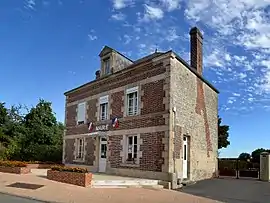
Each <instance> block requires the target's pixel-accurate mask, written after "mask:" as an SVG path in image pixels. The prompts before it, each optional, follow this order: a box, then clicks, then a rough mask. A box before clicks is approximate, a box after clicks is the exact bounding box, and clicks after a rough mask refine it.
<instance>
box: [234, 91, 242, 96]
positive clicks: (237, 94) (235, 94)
mask: <svg viewBox="0 0 270 203" xmlns="http://www.w3.org/2000/svg"><path fill="white" fill-rule="evenodd" d="M233 96H235V97H240V96H241V94H239V93H235V92H234V93H233Z"/></svg>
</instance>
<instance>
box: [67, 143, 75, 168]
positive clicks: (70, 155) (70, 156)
mask: <svg viewBox="0 0 270 203" xmlns="http://www.w3.org/2000/svg"><path fill="white" fill-rule="evenodd" d="M64 142H65V158H64V159H65V163H73V160H74V159H75V157H74V150H75V146H74V143H75V139H68V140H64Z"/></svg>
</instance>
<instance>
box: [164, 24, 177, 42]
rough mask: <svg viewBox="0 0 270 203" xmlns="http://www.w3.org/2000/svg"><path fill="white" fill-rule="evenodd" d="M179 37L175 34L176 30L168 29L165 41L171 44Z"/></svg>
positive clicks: (173, 28)
mask: <svg viewBox="0 0 270 203" xmlns="http://www.w3.org/2000/svg"><path fill="white" fill-rule="evenodd" d="M179 37H180V36H179V35H178V34H177V33H176V28H175V27H172V28H169V30H168V33H166V40H167V41H169V42H172V41H174V40H177V39H178V38H179Z"/></svg>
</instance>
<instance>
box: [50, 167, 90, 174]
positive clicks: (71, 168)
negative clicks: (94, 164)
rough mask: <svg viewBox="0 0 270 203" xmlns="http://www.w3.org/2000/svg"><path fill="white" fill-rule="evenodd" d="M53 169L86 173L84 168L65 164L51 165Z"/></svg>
mask: <svg viewBox="0 0 270 203" xmlns="http://www.w3.org/2000/svg"><path fill="white" fill-rule="evenodd" d="M51 169H52V170H53V171H66V172H75V173H88V170H87V169H86V168H79V167H66V166H53V167H51Z"/></svg>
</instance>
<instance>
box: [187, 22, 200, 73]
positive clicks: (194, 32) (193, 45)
mask: <svg viewBox="0 0 270 203" xmlns="http://www.w3.org/2000/svg"><path fill="white" fill-rule="evenodd" d="M189 35H190V65H191V67H192V68H195V69H196V70H197V72H198V73H199V74H200V75H202V72H203V35H202V33H201V31H200V30H199V29H198V28H197V27H193V28H191V29H190V32H189Z"/></svg>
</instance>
